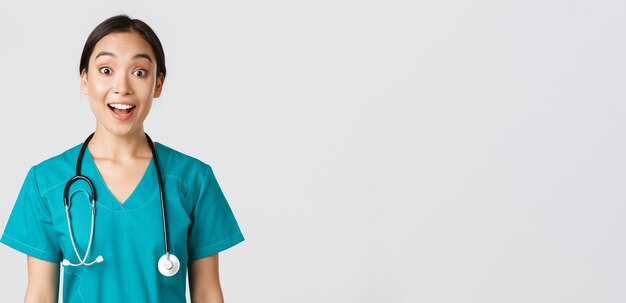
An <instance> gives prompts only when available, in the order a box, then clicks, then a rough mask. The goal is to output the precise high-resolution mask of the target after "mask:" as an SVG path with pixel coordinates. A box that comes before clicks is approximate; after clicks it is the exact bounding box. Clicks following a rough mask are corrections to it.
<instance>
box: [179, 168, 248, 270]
mask: <svg viewBox="0 0 626 303" xmlns="http://www.w3.org/2000/svg"><path fill="white" fill-rule="evenodd" d="M243 240H244V237H243V234H242V233H241V230H240V229H239V225H238V224H237V220H236V219H235V215H234V214H233V212H232V210H231V208H230V206H229V205H228V202H227V201H226V197H224V193H223V192H222V189H221V188H220V186H219V184H218V183H217V179H216V178H215V175H214V174H213V170H212V169H211V167H210V166H207V171H206V174H205V176H204V181H203V182H202V186H201V188H200V190H199V191H198V200H197V201H196V204H195V206H194V208H193V211H192V213H191V226H190V227H189V237H188V242H187V247H188V251H189V259H190V261H193V260H198V259H202V258H204V257H208V256H210V255H213V254H216V253H218V252H220V251H223V250H225V249H227V248H230V247H232V246H234V245H236V244H237V243H239V242H241V241H243Z"/></svg>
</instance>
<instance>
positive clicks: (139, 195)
mask: <svg viewBox="0 0 626 303" xmlns="http://www.w3.org/2000/svg"><path fill="white" fill-rule="evenodd" d="M158 146H159V144H158V143H156V142H155V150H158V149H159V147H158ZM157 153H158V151H157ZM83 170H84V171H83V172H82V174H83V175H85V176H87V177H89V178H90V179H91V180H92V183H93V186H94V187H95V189H96V203H97V204H98V206H102V207H103V208H106V209H109V210H121V211H129V210H133V209H136V208H140V207H142V206H143V205H144V204H146V203H147V202H149V201H150V200H151V199H153V198H154V196H155V193H158V192H159V189H158V187H159V184H158V181H157V172H156V168H155V166H154V157H152V158H151V159H150V163H149V164H148V167H147V168H146V170H145V171H144V173H143V176H142V177H141V180H139V183H138V184H137V186H135V188H134V189H133V191H132V192H131V194H130V195H129V196H128V198H126V200H125V201H124V203H121V202H120V201H119V200H118V199H117V198H116V197H115V196H114V195H113V193H112V192H111V190H110V189H109V187H108V186H107V185H106V183H105V182H104V178H102V175H101V174H100V170H98V167H97V166H96V162H95V160H94V159H93V156H92V155H91V151H90V150H89V147H87V148H86V149H85V155H84V159H83Z"/></svg>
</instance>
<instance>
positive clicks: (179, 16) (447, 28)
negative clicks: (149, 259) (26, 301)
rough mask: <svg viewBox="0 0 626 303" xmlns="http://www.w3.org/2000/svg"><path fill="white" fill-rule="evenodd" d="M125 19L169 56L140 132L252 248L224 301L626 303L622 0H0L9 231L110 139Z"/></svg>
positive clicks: (12, 281)
mask: <svg viewBox="0 0 626 303" xmlns="http://www.w3.org/2000/svg"><path fill="white" fill-rule="evenodd" d="M119 13H126V14H129V15H130V16H131V17H135V18H139V19H142V20H144V21H146V22H147V23H148V24H149V25H151V26H152V27H153V28H154V30H155V31H156V32H157V34H158V35H159V36H160V38H161V40H162V42H163V44H164V47H165V53H166V63H167V68H168V77H167V79H166V82H165V87H164V92H163V95H162V97H161V98H159V99H156V100H155V104H154V106H153V110H152V112H151V114H150V116H149V117H148V119H147V121H146V123H145V128H146V131H147V132H148V133H149V134H150V135H151V136H152V138H153V139H155V141H159V142H162V143H164V144H166V145H168V146H171V147H174V148H176V149H178V150H179V151H182V152H184V153H187V154H189V155H192V156H194V157H197V158H200V159H202V160H203V161H205V162H207V163H209V164H210V165H211V166H212V167H213V169H214V172H215V174H216V176H217V178H218V180H219V182H220V185H221V186H222V189H223V191H224V193H225V195H226V197H227V199H228V201H229V203H230V205H231V207H232V209H233V211H234V212H235V215H236V217H237V219H238V221H239V224H240V226H241V228H242V231H243V233H244V235H245V237H246V241H244V242H243V243H241V244H239V245H237V246H235V247H233V248H231V249H229V250H226V251H224V252H223V253H221V256H220V259H221V264H220V270H221V277H222V287H223V290H224V293H225V296H226V299H227V302H233V303H234V302H305V303H308V302H480V303H486V302H493V303H496V302H497V303H501V302H550V303H553V302H624V301H626V258H625V256H626V241H624V239H625V236H626V234H625V229H626V220H625V216H626V204H625V202H626V186H625V182H626V161H625V155H626V144H625V143H624V135H625V131H626V122H625V118H626V104H625V102H624V100H625V98H624V97H625V91H626V90H625V87H626V86H625V85H624V84H625V80H626V70H625V68H626V40H625V39H626V38H625V37H626V2H624V1H603V0H598V1H588V0H567V1H566V0H560V1H559V0H541V1H539V0H530V1H529V0H524V1H522V0H520V1H511V0H482V1H477V0H472V1H465V0H444V1H435V0H432V1H422V0H386V1H382V0H379V1H356V0H332V1H330V0H316V1H303V0H268V1H209V2H206V1H193V2H191V1H189V2H188V1H163V2H158V1H133V2H129V1H121V0H113V1H98V2H87V1H72V2H58V1H41V2H39V3H34V2H29V1H20V2H18V1H6V0H2V2H1V4H0V38H1V40H0V41H1V42H0V105H1V106H2V108H1V110H2V116H1V117H2V118H1V119H0V131H1V138H2V143H1V145H2V154H1V155H2V157H0V167H1V168H2V169H1V171H2V173H1V174H0V225H1V227H2V228H3V227H4V225H5V224H6V220H7V219H8V217H9V214H10V211H11V209H12V206H13V203H14V201H15V199H16V197H17V194H18V191H19V189H20V186H21V184H22V182H23V180H24V178H25V176H26V173H27V172H28V169H29V168H30V167H31V166H32V165H35V164H37V163H39V162H41V161H43V160H44V159H47V158H49V157H52V156H55V155H57V154H59V153H61V152H63V151H65V150H66V149H68V148H70V147H72V146H75V145H76V144H78V143H80V142H82V141H83V140H84V138H85V137H86V136H87V135H88V134H89V133H91V132H92V131H93V130H94V127H95V120H94V117H93V114H92V112H91V109H90V108H89V104H88V99H87V97H86V96H81V93H80V86H79V77H78V63H79V58H80V54H81V51H82V47H83V44H84V42H85V39H86V38H87V36H88V34H89V33H90V31H91V30H92V29H93V28H94V27H95V26H96V25H97V24H98V23H100V22H101V21H103V20H104V19H106V18H108V17H110V16H112V15H116V14H119ZM59 203H62V202H61V201H59ZM0 257H1V259H2V264H3V270H2V274H1V275H0V283H1V284H0V285H2V286H0V292H1V296H2V301H4V302H19V301H21V300H22V299H23V295H24V292H25V289H26V278H27V275H26V257H25V256H24V255H23V254H21V253H18V252H16V251H14V250H12V249H10V248H8V247H7V246H4V245H2V246H1V247H0ZM113 291H114V290H113Z"/></svg>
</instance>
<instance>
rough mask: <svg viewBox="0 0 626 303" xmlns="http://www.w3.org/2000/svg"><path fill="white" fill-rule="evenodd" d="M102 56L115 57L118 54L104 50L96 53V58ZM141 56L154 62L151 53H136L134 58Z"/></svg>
mask: <svg viewBox="0 0 626 303" xmlns="http://www.w3.org/2000/svg"><path fill="white" fill-rule="evenodd" d="M102 56H110V57H113V58H117V56H116V55H115V54H114V53H112V52H107V51H102V52H99V53H98V55H96V58H95V59H98V58H99V57H102ZM139 58H144V59H147V60H148V61H150V62H152V58H151V57H150V55H148V54H146V53H139V54H136V55H134V56H133V59H139Z"/></svg>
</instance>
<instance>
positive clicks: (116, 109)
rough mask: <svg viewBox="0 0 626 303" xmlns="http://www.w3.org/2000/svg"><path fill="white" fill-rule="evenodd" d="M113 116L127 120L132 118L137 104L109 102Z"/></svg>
mask: <svg viewBox="0 0 626 303" xmlns="http://www.w3.org/2000/svg"><path fill="white" fill-rule="evenodd" d="M107 106H108V107H109V109H110V110H111V112H112V113H113V116H114V117H115V118H117V119H119V120H126V119H128V118H130V116H131V114H132V113H133V110H134V109H135V105H132V104H121V103H110V104H107Z"/></svg>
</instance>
